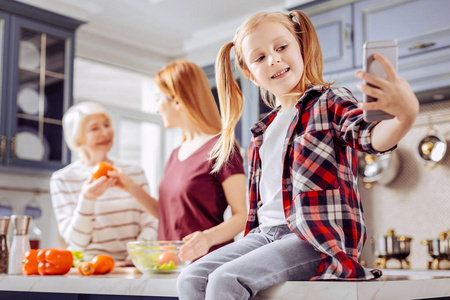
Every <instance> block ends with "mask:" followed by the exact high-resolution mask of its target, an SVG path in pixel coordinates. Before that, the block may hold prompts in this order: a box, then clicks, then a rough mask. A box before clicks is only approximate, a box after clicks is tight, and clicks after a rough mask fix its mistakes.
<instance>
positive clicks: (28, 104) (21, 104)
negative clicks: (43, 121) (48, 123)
mask: <svg viewBox="0 0 450 300" xmlns="http://www.w3.org/2000/svg"><path fill="white" fill-rule="evenodd" d="M43 100H44V106H43V112H44V114H45V113H46V111H47V108H48V105H47V97H46V96H44V98H43ZM39 101H40V99H39V92H38V87H37V86H36V85H33V84H25V85H21V86H20V90H19V92H18V93H17V105H18V108H19V109H20V110H21V111H22V112H24V113H25V114H28V115H38V114H39V109H40V107H39V105H40V103H39Z"/></svg>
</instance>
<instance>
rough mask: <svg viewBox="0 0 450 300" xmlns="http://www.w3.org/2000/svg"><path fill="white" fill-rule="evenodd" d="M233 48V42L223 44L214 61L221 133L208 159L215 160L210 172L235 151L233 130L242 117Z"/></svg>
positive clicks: (240, 96)
mask: <svg viewBox="0 0 450 300" xmlns="http://www.w3.org/2000/svg"><path fill="white" fill-rule="evenodd" d="M233 46H234V43H233V42H230V43H227V44H225V45H224V46H223V47H222V48H221V49H220V51H219V54H218V55H217V60H216V85H217V92H218V94H219V102H220V111H221V114H222V115H221V118H222V132H221V135H220V137H219V139H218V141H217V143H216V145H215V146H214V148H213V149H212V150H211V153H210V159H211V160H213V159H215V160H216V161H215V164H214V166H213V170H212V172H219V171H220V169H221V167H222V166H223V164H224V163H226V162H227V161H228V159H229V158H230V155H231V154H232V153H233V151H235V149H236V148H235V147H236V140H235V134H234V130H235V128H236V124H237V122H238V121H239V118H240V117H241V115H242V107H243V97H242V92H241V90H240V89H239V85H238V83H237V81H236V79H235V78H234V76H233V70H232V67H231V58H230V52H231V48H232V47H233Z"/></svg>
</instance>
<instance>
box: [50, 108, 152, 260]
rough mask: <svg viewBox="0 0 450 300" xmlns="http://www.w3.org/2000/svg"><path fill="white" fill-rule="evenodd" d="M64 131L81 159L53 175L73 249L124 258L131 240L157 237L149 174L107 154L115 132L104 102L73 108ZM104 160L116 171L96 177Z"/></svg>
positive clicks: (57, 206) (62, 226) (58, 210)
mask: <svg viewBox="0 0 450 300" xmlns="http://www.w3.org/2000/svg"><path fill="white" fill-rule="evenodd" d="M63 129H64V137H65V140H66V143H67V145H68V146H69V147H70V149H71V150H73V151H76V152H78V154H79V157H80V158H79V159H78V160H77V161H75V162H73V163H71V164H70V165H68V166H67V167H65V168H63V169H61V170H58V171H56V172H55V173H53V175H52V177H51V179H50V191H51V197H52V202H53V208H54V212H55V216H56V220H57V223H58V229H59V232H60V234H61V236H62V238H63V239H64V240H65V242H66V243H67V244H68V245H69V249H71V250H79V251H83V252H84V256H85V258H87V259H89V258H91V257H93V256H95V255H98V254H108V255H110V256H111V257H112V258H114V259H115V260H117V261H121V260H125V259H126V258H127V251H126V243H127V242H128V241H132V240H155V239H156V231H157V225H158V221H157V220H156V219H155V218H154V217H153V216H151V215H150V214H148V213H147V212H146V211H145V210H144V209H143V206H144V207H145V205H147V202H148V197H149V194H148V182H147V179H146V177H145V174H144V172H143V170H142V169H141V168H140V167H139V166H136V165H132V164H124V163H121V162H118V161H113V160H111V159H110V158H109V157H108V152H109V151H110V149H111V147H112V145H113V141H114V130H113V127H112V124H111V118H110V116H109V114H108V112H107V111H106V110H105V108H104V107H103V106H101V105H99V104H97V103H94V102H82V103H80V104H78V105H75V106H72V107H71V108H69V110H68V111H67V112H66V114H65V115H64V118H63ZM101 161H105V162H108V163H110V164H111V165H113V166H114V168H115V169H116V171H110V175H111V176H103V177H100V178H99V179H93V178H92V175H91V171H92V168H93V167H94V166H95V165H96V164H97V163H98V162H101Z"/></svg>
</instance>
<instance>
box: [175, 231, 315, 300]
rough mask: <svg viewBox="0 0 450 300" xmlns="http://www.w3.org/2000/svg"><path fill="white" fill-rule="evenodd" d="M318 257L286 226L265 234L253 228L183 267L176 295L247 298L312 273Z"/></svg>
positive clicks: (220, 299) (313, 250) (217, 299)
mask: <svg viewBox="0 0 450 300" xmlns="http://www.w3.org/2000/svg"><path fill="white" fill-rule="evenodd" d="M320 261H321V256H320V255H319V253H317V252H316V251H315V249H314V248H313V246H312V245H311V244H309V243H308V242H305V241H304V240H302V239H300V238H299V237H298V236H297V235H296V234H295V233H294V232H292V231H291V230H290V229H289V227H288V226H287V225H281V226H275V227H272V228H271V229H270V230H269V231H268V232H267V233H264V232H260V230H259V228H257V229H256V230H255V231H254V232H250V233H249V234H248V235H247V236H245V237H244V238H242V239H240V240H238V241H236V242H234V243H232V244H229V245H226V246H224V247H222V248H219V249H217V250H215V251H213V252H211V253H209V254H207V255H206V256H204V257H202V258H201V259H199V260H197V261H195V262H194V263H192V264H191V265H189V266H188V267H187V268H185V269H184V270H183V271H182V272H181V274H180V276H179V277H178V281H177V289H178V297H179V299H182V300H187V299H192V300H199V299H214V300H222V299H233V300H236V299H249V298H251V297H254V296H255V295H256V293H258V292H259V291H261V290H264V289H266V288H268V287H270V286H273V285H275V284H278V283H282V282H285V281H290V280H309V279H311V278H312V277H313V276H314V275H316V273H317V270H318V267H319V264H320Z"/></svg>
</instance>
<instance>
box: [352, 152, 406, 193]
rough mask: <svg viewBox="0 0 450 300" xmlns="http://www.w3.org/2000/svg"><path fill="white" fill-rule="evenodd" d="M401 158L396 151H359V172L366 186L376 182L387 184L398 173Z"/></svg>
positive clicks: (368, 186)
mask: <svg viewBox="0 0 450 300" xmlns="http://www.w3.org/2000/svg"><path fill="white" fill-rule="evenodd" d="M399 169H400V159H399V157H398V153H397V152H396V151H392V152H390V153H386V154H382V155H373V154H367V153H362V152H358V173H359V175H360V176H361V178H362V181H363V182H364V186H365V187H366V188H370V187H371V186H372V185H373V184H374V183H379V184H382V185H387V184H389V183H391V182H392V181H393V180H394V179H395V177H397V175H398V171H399Z"/></svg>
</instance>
